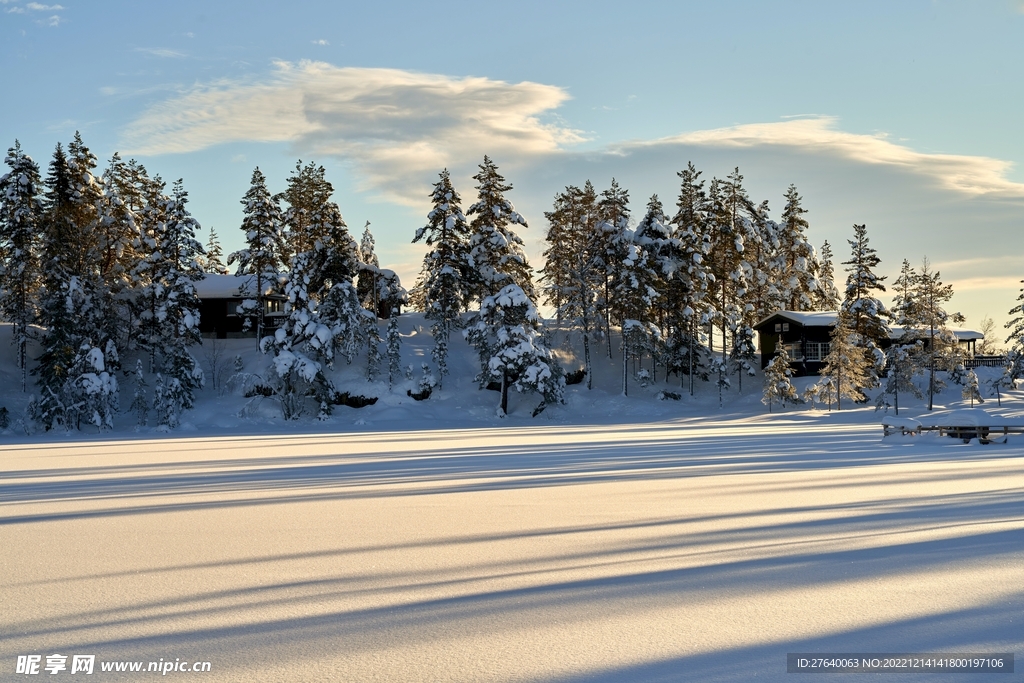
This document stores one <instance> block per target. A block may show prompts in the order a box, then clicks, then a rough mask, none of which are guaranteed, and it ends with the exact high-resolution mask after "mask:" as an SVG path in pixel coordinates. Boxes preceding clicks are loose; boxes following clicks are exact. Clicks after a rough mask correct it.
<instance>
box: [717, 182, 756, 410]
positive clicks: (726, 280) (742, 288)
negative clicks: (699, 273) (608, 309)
mask: <svg viewBox="0 0 1024 683" xmlns="http://www.w3.org/2000/svg"><path fill="white" fill-rule="evenodd" d="M708 200H709V205H710V206H709V212H708V219H709V222H710V223H709V228H710V234H711V251H710V252H709V254H708V257H709V261H710V265H711V272H712V274H713V275H714V288H713V292H714V294H713V296H711V297H709V303H710V302H711V301H713V302H714V303H713V305H712V306H711V310H710V311H709V313H710V315H709V322H710V323H711V324H710V325H709V331H710V330H711V329H712V328H713V326H714V325H715V324H716V323H717V325H718V327H719V329H720V331H721V337H722V351H721V356H720V357H719V359H718V361H717V362H716V363H715V364H714V367H713V368H712V370H713V372H714V373H715V374H717V375H718V381H717V385H718V389H719V406H720V407H721V405H722V392H723V391H724V390H725V389H726V388H728V387H729V386H730V385H731V383H730V382H729V381H728V378H727V377H726V375H727V374H728V372H729V362H728V352H729V344H728V334H729V333H730V332H734V331H735V330H736V328H737V326H738V325H739V324H740V322H741V321H742V319H743V315H744V313H745V311H744V301H743V299H744V297H745V295H746V288H747V283H746V274H747V272H749V270H750V265H749V263H747V262H746V260H745V259H744V251H745V245H744V236H745V235H747V234H749V232H750V231H749V229H748V228H747V226H746V225H745V221H746V217H745V216H744V211H745V210H746V208H747V207H748V206H749V204H750V201H749V199H748V198H747V194H746V190H744V189H743V176H742V175H740V172H739V168H737V169H735V170H734V171H733V172H732V173H731V174H730V175H729V177H728V178H727V179H726V181H724V182H722V181H720V180H718V179H717V178H713V179H712V181H711V187H710V190H709V193H708ZM708 342H709V347H710V349H711V350H712V351H713V348H714V347H713V338H712V336H711V335H710V334H709V338H708Z"/></svg>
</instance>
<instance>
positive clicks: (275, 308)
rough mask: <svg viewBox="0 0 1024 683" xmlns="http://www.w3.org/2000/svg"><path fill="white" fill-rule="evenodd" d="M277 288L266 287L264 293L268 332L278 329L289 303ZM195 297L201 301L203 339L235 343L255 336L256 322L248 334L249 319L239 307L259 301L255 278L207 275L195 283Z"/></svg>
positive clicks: (200, 325) (200, 322)
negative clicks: (249, 300)
mask: <svg viewBox="0 0 1024 683" xmlns="http://www.w3.org/2000/svg"><path fill="white" fill-rule="evenodd" d="M276 284H277V283H271V284H270V285H267V287H266V289H265V290H264V293H263V294H264V301H263V323H264V326H265V330H268V331H269V330H275V329H277V328H278V326H280V324H281V322H282V321H283V320H284V317H285V315H286V312H285V301H286V299H285V297H284V295H282V294H280V293H279V292H278V291H277V289H276V287H275V286H274V285H276ZM196 293H197V294H198V295H199V301H200V307H199V331H200V333H202V335H203V336H204V337H211V338H216V339H233V338H236V337H255V336H256V321H255V320H253V321H252V323H251V324H250V326H249V329H248V330H246V329H245V320H246V317H247V316H245V315H239V314H238V305H239V304H241V303H242V302H243V301H244V300H246V299H255V298H256V279H255V278H253V277H251V276H242V277H237V276H235V275H215V274H213V273H207V274H206V277H205V278H203V279H202V280H200V281H199V282H197V283H196Z"/></svg>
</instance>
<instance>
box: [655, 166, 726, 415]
mask: <svg viewBox="0 0 1024 683" xmlns="http://www.w3.org/2000/svg"><path fill="white" fill-rule="evenodd" d="M676 175H678V176H679V178H680V189H679V197H678V200H677V202H676V209H677V210H676V215H675V216H674V217H673V218H672V241H671V242H670V247H669V255H668V258H667V259H666V260H665V261H663V262H662V268H663V269H671V271H672V275H671V277H669V278H668V283H667V284H668V287H667V289H666V291H665V293H664V294H665V296H663V297H662V298H661V299H660V300H659V303H660V304H661V306H662V310H663V311H664V315H665V320H666V324H667V326H668V328H669V330H668V337H667V341H666V361H665V362H666V366H667V368H668V370H669V371H670V372H676V373H678V374H679V377H680V382H681V383H682V381H683V380H684V377H685V378H688V379H689V389H690V395H691V396H692V395H693V391H694V388H693V379H694V377H695V376H697V375H699V376H700V377H701V379H703V380H705V381H706V380H707V378H708V370H707V361H706V359H705V357H704V356H705V354H704V353H703V351H704V348H705V347H704V345H703V340H702V338H701V329H703V328H704V327H705V326H706V325H707V324H709V323H710V320H711V316H710V315H709V314H710V310H711V309H710V299H711V297H712V296H713V292H712V291H711V290H712V288H713V287H714V283H715V276H714V274H713V273H712V271H711V269H710V260H709V259H708V255H709V254H710V252H711V247H712V240H711V232H710V225H711V223H710V221H709V220H708V212H709V206H708V200H707V196H706V195H705V192H704V181H702V180H700V175H701V172H700V171H698V170H697V169H696V168H695V167H694V165H693V163H692V162H691V163H689V164H688V165H687V167H686V169H685V170H683V171H679V172H678V173H677V174H676Z"/></svg>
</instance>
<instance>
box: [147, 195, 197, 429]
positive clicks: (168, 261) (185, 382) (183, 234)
mask: <svg viewBox="0 0 1024 683" xmlns="http://www.w3.org/2000/svg"><path fill="white" fill-rule="evenodd" d="M187 204H188V192H186V191H185V188H184V185H183V183H182V181H181V180H180V179H179V180H178V181H177V182H175V183H174V187H173V189H172V194H171V196H170V197H168V198H167V199H166V200H165V202H164V206H163V211H162V213H163V215H164V216H165V217H166V221H165V223H164V229H163V231H162V233H161V235H160V237H161V240H160V243H159V253H160V254H162V255H163V259H161V260H160V261H159V262H158V263H157V264H156V267H155V268H154V270H153V275H154V278H155V279H156V281H157V282H159V283H161V284H162V285H163V289H164V291H163V294H164V297H165V299H164V301H165V303H164V304H163V311H164V317H163V320H162V321H161V324H162V326H165V331H164V333H163V334H162V335H161V337H162V338H163V339H162V348H161V349H160V355H161V356H162V359H163V360H162V366H163V370H164V375H165V376H167V377H170V378H173V379H174V380H176V381H177V382H178V385H179V386H180V389H177V390H176V391H177V394H176V395H178V396H180V398H181V404H180V406H179V407H178V409H179V414H180V411H182V410H187V409H190V408H192V406H193V404H194V402H195V394H194V392H195V390H196V389H199V388H201V387H202V386H203V384H204V377H203V370H202V367H201V366H200V365H199V361H197V360H196V358H195V357H194V356H193V355H192V352H191V351H189V347H191V346H194V345H195V344H201V343H202V338H201V336H200V333H199V308H200V301H199V295H198V294H197V293H196V282H198V281H200V280H202V279H203V270H202V268H201V267H200V265H199V262H198V260H199V258H200V257H202V255H203V254H204V251H203V246H202V245H201V244H200V243H199V241H198V240H197V239H196V231H197V230H199V229H200V225H199V222H198V221H196V219H195V218H193V217H192V214H191V213H189V210H188V208H187Z"/></svg>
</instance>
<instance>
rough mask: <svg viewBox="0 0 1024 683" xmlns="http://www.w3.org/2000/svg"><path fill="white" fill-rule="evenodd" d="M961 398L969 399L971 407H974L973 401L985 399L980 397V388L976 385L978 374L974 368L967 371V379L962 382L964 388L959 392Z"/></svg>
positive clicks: (980, 401)
mask: <svg viewBox="0 0 1024 683" xmlns="http://www.w3.org/2000/svg"><path fill="white" fill-rule="evenodd" d="M961 396H962V397H963V398H968V399H970V400H971V407H972V408H973V407H974V402H975V401H977V402H978V403H984V402H985V399H983V398H982V397H981V388H980V387H979V386H978V375H977V373H975V372H974V370H968V371H967V381H966V382H965V383H964V390H963V392H962V393H961Z"/></svg>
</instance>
